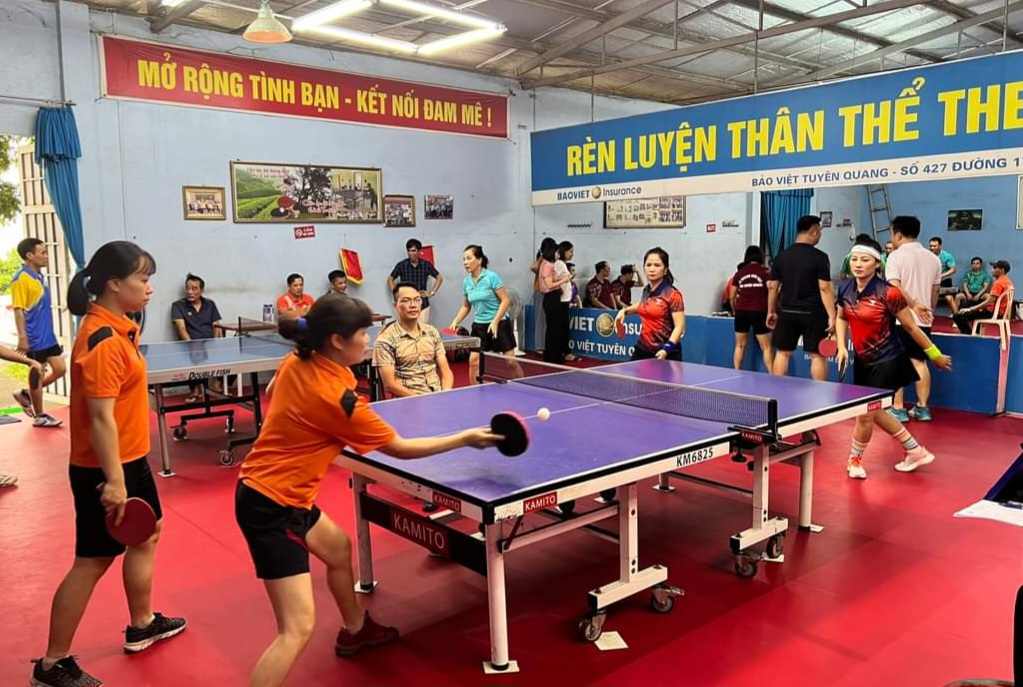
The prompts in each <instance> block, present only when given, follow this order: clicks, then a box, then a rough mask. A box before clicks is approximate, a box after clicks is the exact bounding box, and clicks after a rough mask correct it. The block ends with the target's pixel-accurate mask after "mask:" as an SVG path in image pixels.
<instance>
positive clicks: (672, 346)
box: [661, 341, 678, 353]
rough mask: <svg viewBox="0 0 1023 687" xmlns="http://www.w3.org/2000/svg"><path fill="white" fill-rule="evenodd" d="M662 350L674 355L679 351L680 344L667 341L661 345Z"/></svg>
mask: <svg viewBox="0 0 1023 687" xmlns="http://www.w3.org/2000/svg"><path fill="white" fill-rule="evenodd" d="M661 350H662V351H664V352H665V353H674V352H675V351H677V350H678V344H676V343H672V342H670V341H667V342H665V343H663V344H661Z"/></svg>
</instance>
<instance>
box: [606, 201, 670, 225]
mask: <svg viewBox="0 0 1023 687" xmlns="http://www.w3.org/2000/svg"><path fill="white" fill-rule="evenodd" d="M685 225H686V198H685V196H660V197H657V198H636V199H630V200H609V201H607V202H605V203H604V228H605V229H677V228H680V227H684V226H685Z"/></svg>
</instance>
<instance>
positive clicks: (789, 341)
mask: <svg viewBox="0 0 1023 687" xmlns="http://www.w3.org/2000/svg"><path fill="white" fill-rule="evenodd" d="M820 240H821V219H820V217H816V216H814V215H806V216H804V217H800V218H799V222H798V223H797V224H796V242H795V243H794V244H792V245H791V246H789V247H788V248H786V249H785V250H783V251H782V252H781V253H780V254H779V255H778V257H776V258H775V259H774V264H773V265H772V266H771V278H770V280H769V281H768V287H769V289H770V290H769V291H768V294H767V326H768V327H770V328H771V329H773V330H774V346H775V349H776V351H777V352H776V354H775V356H774V368H773V369H772V370H771V372H772V374H776V375H782V376H783V375H786V374H788V371H789V359H790V358H791V357H792V352H793V351H794V350H796V344H797V343H798V341H799V338H800V337H802V339H803V351H804V352H805V353H808V354H809V355H810V375H811V376H812V377H813V378H814V379H817V380H825V379H827V378H828V366H827V362H826V361H825V360H824V358H823V357H821V355H820V354H819V353H818V352H817V346H818V344H820V342H821V340H822V339H824V338H825V337H828V336H830V335H831V334H832V332H834V330H835V294H834V290H833V289H832V287H831V261H830V260H828V256H827V254H826V253H824V252H823V251H821V250H818V249H817V248H815V246H816V245H817V243H818V242H819V241H820ZM779 291H780V292H781V293H780V296H779Z"/></svg>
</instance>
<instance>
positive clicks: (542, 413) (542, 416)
mask: <svg viewBox="0 0 1023 687" xmlns="http://www.w3.org/2000/svg"><path fill="white" fill-rule="evenodd" d="M536 417H537V419H538V420H540V422H547V421H548V420H550V419H551V411H549V410H547V409H546V408H541V409H540V410H538V411H536Z"/></svg>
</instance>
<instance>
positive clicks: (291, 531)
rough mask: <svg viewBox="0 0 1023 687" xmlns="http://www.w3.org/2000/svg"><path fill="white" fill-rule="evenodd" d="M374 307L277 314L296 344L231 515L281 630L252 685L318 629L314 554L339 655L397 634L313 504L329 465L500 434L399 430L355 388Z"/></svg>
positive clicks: (258, 686)
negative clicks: (369, 605) (330, 603)
mask: <svg viewBox="0 0 1023 687" xmlns="http://www.w3.org/2000/svg"><path fill="white" fill-rule="evenodd" d="M371 324H372V312H371V311H370V309H369V306H367V305H366V304H365V303H363V302H362V301H360V300H357V299H354V298H348V297H345V296H341V295H338V294H333V293H332V294H327V295H326V296H323V297H321V298H320V299H319V300H318V301H316V303H315V305H313V307H312V308H311V309H310V310H309V313H308V314H307V315H306V316H305V317H300V318H295V319H286V320H281V322H280V323H279V325H278V326H279V328H280V333H281V334H282V335H283V336H285V337H287V338H289V339H291V340H293V341H294V342H295V348H296V350H295V354H293V355H289V356H288V357H287V358H285V360H284V362H282V363H281V366H280V367H279V368H278V370H277V374H276V375H275V376H274V379H273V382H272V383H271V386H272V390H271V391H270V392H268V393H270V396H271V399H270V407H269V411H268V412H267V416H266V422H265V423H264V424H263V427H262V430H261V431H260V434H259V438H258V439H257V440H256V443H255V445H254V446H253V448H252V451H251V452H250V453H249V454H248V456H246V458H245V461H244V462H243V463H242V466H241V473H240V475H239V481H238V487H237V491H236V494H235V515H236V518H237V520H238V525H239V527H240V528H241V530H242V534H244V535H245V540H246V541H247V543H248V545H249V551H250V553H251V554H252V560H253V562H254V563H255V567H256V576H257V577H259V578H260V579H262V580H263V581H264V584H265V585H266V591H267V595H268V596H269V597H270V603H271V605H272V606H273V610H274V616H275V617H276V619H277V636H276V638H275V639H274V640H273V642H272V643H271V644H270V646H269V647H268V648H267V649H266V651H265V652H264V653H263V655H262V656H261V657H260V659H259V662H258V663H256V667H255V668H254V669H253V671H252V676H251V682H250V684H251V685H252V686H253V687H270V686H272V685H280V684H283V683H284V680H285V678H286V677H287V675H288V672H289V671H290V670H291V667H292V666H293V665H294V663H295V661H296V660H297V659H298V656H299V654H301V653H302V650H303V649H304V648H305V645H306V643H307V642H308V641H309V638H310V636H311V635H312V632H313V625H314V622H315V610H314V605H313V589H312V579H311V578H310V575H309V554H310V553H312V554H313V555H314V556H316V557H317V558H319V559H320V560H321V561H323V562H324V563H325V564H326V566H327V584H328V586H329V587H330V591H331V593H332V594H333V595H334V599H335V601H336V602H337V605H338V609H339V610H340V611H341V615H342V617H343V618H344V622H345V626H344V628H342V630H341V631H340V633H339V634H338V637H337V644H336V646H335V652H336V653H337V655H338V656H351V655H353V654H355V653H356V652H358V651H359V650H360V649H362V648H366V647H370V646H376V645H379V644H384V643H386V642H390V641H393V640H395V639H397V638H398V631H397V630H396V629H394V628H392V627H384V626H382V625H379V624H377V623H376V622H374V621H373V620H372V619H371V618H370V617H369V615H368V614H366V613H365V612H364V611H363V610H362V607H361V606H360V604H359V602H358V600H357V599H356V596H355V575H354V573H353V571H352V557H351V541H350V540H349V537H348V535H347V534H345V533H344V532H343V531H342V530H341V529H340V528H339V527H338V526H337V525H336V524H335V523H334V522H333V520H331V519H330V518H329V517H328V516H327V515H326V514H325V513H323V512H321V511H320V509H319V508H317V507H316V503H315V501H316V497H317V495H318V494H319V491H320V483H321V481H322V480H323V477H324V475H325V474H326V473H327V469H328V468H329V467H330V464H331V462H332V461H333V460H334V458H335V457H336V456H337V455H338V453H340V452H341V449H342V448H344V447H346V446H350V447H351V448H353V449H354V450H356V451H358V452H359V453H367V452H369V451H375V450H379V451H382V452H383V453H386V454H388V455H390V456H393V457H395V458H422V457H425V456H429V455H433V454H435V453H441V452H444V451H450V450H453V449H456V448H461V447H464V446H472V447H474V448H486V447H488V446H493V445H495V444H496V443H497V441H498V440H499V439H500V438H501V437H499V436H497V435H495V434H493V433H491V432H490V431H489V430H488V429H470V430H466V431H464V432H460V433H458V434H454V435H450V436H444V437H422V438H417V439H406V438H403V437H401V436H398V434H397V433H396V432H395V431H394V429H392V428H391V426H390V425H388V424H387V423H386V422H384V421H383V420H382V419H381V418H380V417H379V416H378V415H377V414H376V412H374V411H373V409H372V408H371V407H370V406H369V404H367V403H366V402H365V401H364V400H363V399H361V398H359V396H358V395H357V394H356V393H355V377H354V376H353V374H352V371H351V369H350V368H349V366H351V365H354V364H356V363H360V362H362V361H363V360H365V358H366V347H367V345H368V343H369V335H368V333H367V328H368V327H370V325H371Z"/></svg>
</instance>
